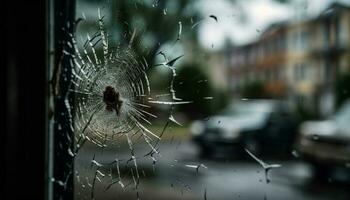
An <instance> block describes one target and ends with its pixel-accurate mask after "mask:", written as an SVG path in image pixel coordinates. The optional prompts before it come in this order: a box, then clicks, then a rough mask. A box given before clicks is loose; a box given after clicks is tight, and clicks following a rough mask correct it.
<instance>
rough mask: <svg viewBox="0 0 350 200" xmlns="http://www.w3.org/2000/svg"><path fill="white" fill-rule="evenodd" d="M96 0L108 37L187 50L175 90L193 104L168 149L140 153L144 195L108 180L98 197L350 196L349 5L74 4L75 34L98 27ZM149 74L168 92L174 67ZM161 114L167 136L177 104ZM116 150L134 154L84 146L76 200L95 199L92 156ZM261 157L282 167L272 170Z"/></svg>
mask: <svg viewBox="0 0 350 200" xmlns="http://www.w3.org/2000/svg"><path fill="white" fill-rule="evenodd" d="M97 8H100V9H101V13H102V14H103V15H104V16H105V18H104V20H105V21H104V22H105V25H106V28H107V30H108V32H109V34H110V38H111V40H113V41H116V43H117V44H119V45H128V44H129V45H132V49H133V51H134V53H135V54H136V55H137V56H139V57H140V58H141V57H144V58H145V59H146V60H147V62H148V63H149V64H151V65H155V64H159V63H162V62H164V56H163V55H166V56H167V57H168V58H169V59H173V58H176V57H178V56H180V55H184V56H183V57H182V58H181V59H180V60H178V62H177V63H176V73H177V76H176V77H175V80H174V81H175V82H174V89H175V90H176V96H177V97H178V98H181V99H183V100H188V101H193V103H192V104H186V105H179V106H176V108H175V111H174V113H173V116H174V117H175V119H176V121H177V122H179V123H180V124H181V125H178V124H175V123H171V124H170V125H169V126H168V127H167V128H166V130H165V133H164V135H163V136H162V140H161V142H160V146H159V151H160V152H161V156H158V157H157V158H156V161H154V160H151V159H149V158H146V157H145V158H144V159H139V160H138V168H139V170H140V171H141V172H142V173H141V174H142V176H141V180H140V186H139V189H138V191H139V193H138V194H136V191H135V190H134V189H133V187H131V186H130V187H125V188H123V187H121V186H120V185H119V184H113V185H110V183H109V182H107V181H101V182H97V183H96V186H95V188H96V189H95V198H96V199H116V198H117V199H118V198H119V199H137V198H138V195H139V197H140V198H141V199H332V200H333V199H350V193H349V190H348V189H349V186H350V125H349V122H350V101H349V97H350V2H349V1H346V0H344V1H335V0H322V1H321V0H320V1H318V0H249V1H243V0H217V1H210V0H198V1H186V0H178V1H171V0H131V1H128V0H120V1H102V2H101V1H97V0H77V4H76V18H79V17H82V18H85V19H86V20H85V21H84V22H83V23H81V24H80V25H79V29H78V33H77V35H78V37H79V35H83V36H85V35H86V34H87V33H94V32H96V21H97V19H98V17H97V13H98V12H97ZM78 39H79V38H78ZM130 41H132V43H129V42H130ZM148 77H149V79H150V83H151V88H152V93H153V94H162V93H166V92H168V91H169V83H170V82H171V79H172V74H171V71H169V70H164V69H163V68H152V69H151V70H150V71H149V72H148ZM152 113H153V114H156V115H157V116H158V118H157V119H156V120H154V121H152V125H151V126H150V129H151V130H152V131H154V132H155V133H157V134H158V135H159V133H160V132H161V131H162V130H163V128H164V125H165V122H166V120H167V117H168V107H167V106H155V107H153V110H152ZM135 149H137V152H139V154H142V152H143V153H144V152H146V151H147V145H145V144H142V143H140V144H135ZM116 152H117V154H118V156H119V157H120V158H123V157H124V158H127V157H129V156H130V155H129V154H130V152H129V150H128V147H127V146H126V145H124V146H123V145H121V147H120V148H118V149H113V148H105V149H103V150H102V151H101V150H100V148H97V147H95V146H94V145H90V144H87V145H86V146H85V147H84V148H83V149H82V150H81V152H80V154H79V156H78V157H77V159H76V161H75V165H76V171H77V174H78V175H77V177H76V180H75V187H76V188H75V190H76V192H75V198H76V199H89V198H90V189H91V185H89V184H90V183H91V180H92V179H93V177H94V171H93V170H91V167H90V164H91V163H90V161H91V159H92V158H93V157H94V159H95V156H96V160H98V161H99V162H101V163H109V162H112V161H113V160H114V159H115V154H116ZM247 152H250V153H251V154H252V155H254V156H252V155H250V154H248V153H247ZM256 158H258V159H261V160H262V161H264V162H266V163H269V164H281V165H282V167H279V168H273V169H271V170H268V174H267V175H268V176H269V177H265V170H264V167H265V168H266V166H265V165H263V166H262V165H261V163H259V162H258V161H257V159H256ZM126 167H127V166H126ZM104 170H105V171H106V172H107V171H108V170H110V169H104ZM111 170H116V169H111ZM118 170H119V169H118ZM110 173H111V174H112V172H110ZM132 178H133V177H132V176H130V174H128V173H127V174H125V176H124V179H126V181H125V182H126V183H127V182H128V180H129V181H132ZM267 178H269V179H270V181H268V180H269V179H267ZM89 186H90V187H89ZM106 188H108V189H106Z"/></svg>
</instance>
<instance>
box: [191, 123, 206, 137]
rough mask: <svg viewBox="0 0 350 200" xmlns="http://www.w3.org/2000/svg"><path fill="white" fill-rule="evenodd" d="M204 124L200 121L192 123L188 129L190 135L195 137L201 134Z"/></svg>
mask: <svg viewBox="0 0 350 200" xmlns="http://www.w3.org/2000/svg"><path fill="white" fill-rule="evenodd" d="M204 128H205V127H204V124H203V122H200V121H195V122H193V123H192V125H191V127H190V131H191V133H192V135H194V136H196V135H200V134H202V133H203V131H204Z"/></svg>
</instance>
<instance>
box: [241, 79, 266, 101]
mask: <svg viewBox="0 0 350 200" xmlns="http://www.w3.org/2000/svg"><path fill="white" fill-rule="evenodd" d="M242 97H243V98H249V99H261V98H268V95H267V94H266V92H265V89H264V85H263V84H262V83H261V82H258V81H254V82H250V83H248V84H246V85H245V86H244V87H243V88H242Z"/></svg>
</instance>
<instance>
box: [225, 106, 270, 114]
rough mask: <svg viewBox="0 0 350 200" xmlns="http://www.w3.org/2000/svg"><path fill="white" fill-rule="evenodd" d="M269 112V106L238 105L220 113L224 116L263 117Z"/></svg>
mask: <svg viewBox="0 0 350 200" xmlns="http://www.w3.org/2000/svg"><path fill="white" fill-rule="evenodd" d="M270 111H271V105H269V104H260V103H238V104H233V105H231V106H230V107H229V108H228V109H226V110H224V111H222V112H221V115H224V116H237V117H252V116H255V117H259V116H260V117H263V116H266V115H267V114H268V113H269V112H270Z"/></svg>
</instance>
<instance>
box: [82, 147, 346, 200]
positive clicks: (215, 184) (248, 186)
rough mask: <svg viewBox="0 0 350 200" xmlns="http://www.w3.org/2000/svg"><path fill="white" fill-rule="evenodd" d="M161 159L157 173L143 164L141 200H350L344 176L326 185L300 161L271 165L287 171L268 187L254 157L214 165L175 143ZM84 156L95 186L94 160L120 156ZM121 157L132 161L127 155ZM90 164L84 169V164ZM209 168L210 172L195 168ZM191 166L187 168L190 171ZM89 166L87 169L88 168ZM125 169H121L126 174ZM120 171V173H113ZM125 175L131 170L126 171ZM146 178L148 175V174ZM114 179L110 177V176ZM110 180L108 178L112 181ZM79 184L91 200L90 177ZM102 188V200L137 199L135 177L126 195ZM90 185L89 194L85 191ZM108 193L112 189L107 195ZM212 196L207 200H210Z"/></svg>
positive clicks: (276, 172)
mask: <svg viewBox="0 0 350 200" xmlns="http://www.w3.org/2000/svg"><path fill="white" fill-rule="evenodd" d="M160 150H161V151H162V154H161V157H160V158H159V160H158V161H157V163H156V165H155V166H154V170H153V168H152V160H150V159H148V158H143V159H140V160H138V168H139V171H140V173H141V174H142V175H141V179H140V186H139V188H140V189H139V195H140V198H141V199H305V200H309V199H310V200H311V199H315V200H316V199H332V200H333V199H344V200H346V199H348V198H349V192H348V188H349V178H350V177H349V176H348V177H346V174H345V175H344V172H341V171H339V172H338V173H339V174H336V175H335V176H332V177H327V179H326V180H325V181H317V180H315V179H314V178H313V177H312V168H311V166H310V165H309V164H308V163H305V162H304V161H302V160H301V159H300V158H298V157H291V158H290V159H282V160H281V159H276V158H275V159H273V158H270V159H267V160H266V162H268V163H271V164H273V163H278V164H281V165H282V167H281V168H278V169H273V170H271V171H270V172H269V174H268V175H269V179H270V180H271V182H269V183H266V179H265V175H264V168H263V167H262V166H261V165H260V164H259V163H258V162H256V161H255V160H253V159H251V158H250V157H246V158H243V159H238V160H237V159H233V158H227V157H225V156H222V155H221V156H219V155H218V156H216V157H214V158H211V159H203V158H200V157H199V154H198V153H199V152H198V149H196V148H195V145H193V144H192V143H191V142H189V141H182V142H181V143H180V142H179V141H174V142H173V143H170V141H168V142H166V143H163V144H162V145H160ZM97 152H98V153H96V151H92V150H91V151H87V152H83V153H82V155H81V157H80V158H78V160H77V161H76V162H77V163H79V164H76V167H77V170H79V171H80V172H85V173H86V174H85V175H86V176H87V177H89V178H90V181H92V178H93V174H94V173H93V172H94V169H93V168H90V161H91V158H92V157H93V156H94V155H93V154H94V153H96V160H98V161H99V162H100V163H102V164H104V163H110V161H111V160H114V159H115V151H107V152H104V153H103V155H101V154H99V153H100V150H98V151H97ZM120 157H125V158H128V157H130V155H129V151H127V150H125V151H124V152H123V155H120ZM83 163H84V164H83ZM200 164H203V165H205V166H206V167H207V168H204V167H200V168H199V170H198V172H197V170H196V168H192V167H188V166H189V165H200ZM186 165H187V166H186ZM82 166H85V167H86V168H87V170H86V168H84V167H82ZM124 166H125V163H124V164H122V165H120V167H121V169H122V168H123V167H124ZM112 169H113V170H117V169H116V168H112ZM122 170H125V169H122ZM143 173H145V174H143ZM106 174H108V172H107V173H106ZM106 176H108V175H106ZM79 177H80V182H76V184H77V185H76V188H79V189H78V191H77V192H76V199H90V198H91V191H90V190H91V187H89V186H88V184H87V181H86V179H85V177H84V174H79ZM101 181H102V182H98V181H97V183H96V186H95V198H96V199H136V198H137V197H136V196H137V194H136V191H135V190H134V188H133V182H132V181H133V180H132V176H130V175H129V176H128V175H127V176H126V177H125V178H124V180H123V181H124V182H125V185H126V184H128V183H129V182H132V183H131V185H129V186H127V187H125V188H124V189H123V188H122V187H121V186H120V185H119V184H118V183H116V184H114V185H112V186H111V187H110V188H108V186H109V185H110V184H111V181H110V177H108V178H103V179H102V180H101ZM81 184H85V188H82V187H81ZM106 188H108V189H106ZM205 196H206V197H205Z"/></svg>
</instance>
